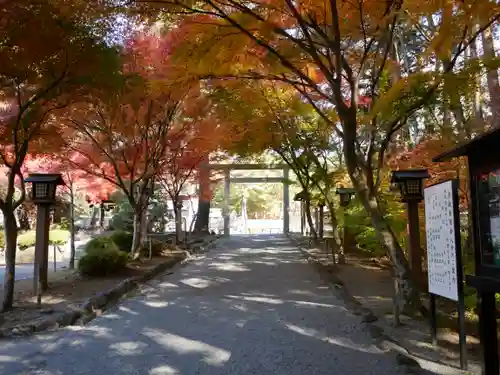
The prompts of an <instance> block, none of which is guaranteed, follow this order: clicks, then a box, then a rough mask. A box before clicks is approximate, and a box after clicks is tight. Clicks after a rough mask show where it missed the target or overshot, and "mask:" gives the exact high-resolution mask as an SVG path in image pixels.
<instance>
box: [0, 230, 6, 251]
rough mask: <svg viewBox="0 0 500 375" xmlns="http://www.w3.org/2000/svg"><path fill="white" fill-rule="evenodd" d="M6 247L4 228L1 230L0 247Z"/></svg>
mask: <svg viewBox="0 0 500 375" xmlns="http://www.w3.org/2000/svg"><path fill="white" fill-rule="evenodd" d="M4 248H5V232H4V230H3V229H1V230H0V249H4Z"/></svg>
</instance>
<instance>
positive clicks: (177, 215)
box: [173, 199, 182, 244]
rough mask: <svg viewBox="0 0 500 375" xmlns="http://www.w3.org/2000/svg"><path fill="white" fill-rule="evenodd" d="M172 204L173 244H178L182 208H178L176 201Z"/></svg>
mask: <svg viewBox="0 0 500 375" xmlns="http://www.w3.org/2000/svg"><path fill="white" fill-rule="evenodd" d="M173 203H174V216H175V243H177V244H178V243H179V242H180V240H181V233H182V208H181V207H179V202H178V199H175V201H174V202H173Z"/></svg>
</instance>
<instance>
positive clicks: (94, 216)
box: [90, 205, 97, 229]
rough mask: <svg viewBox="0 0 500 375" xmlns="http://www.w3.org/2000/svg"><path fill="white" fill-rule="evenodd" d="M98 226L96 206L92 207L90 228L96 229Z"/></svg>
mask: <svg viewBox="0 0 500 375" xmlns="http://www.w3.org/2000/svg"><path fill="white" fill-rule="evenodd" d="M96 224H97V210H96V206H95V205H94V206H92V212H91V214H90V228H92V229H95V226H96Z"/></svg>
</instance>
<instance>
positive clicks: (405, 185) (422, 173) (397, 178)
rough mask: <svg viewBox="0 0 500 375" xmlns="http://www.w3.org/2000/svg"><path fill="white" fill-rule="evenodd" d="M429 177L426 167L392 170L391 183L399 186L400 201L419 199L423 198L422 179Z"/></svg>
mask: <svg viewBox="0 0 500 375" xmlns="http://www.w3.org/2000/svg"><path fill="white" fill-rule="evenodd" d="M425 178H429V172H428V171H427V169H407V170H399V171H393V172H392V178H391V183H392V184H393V185H394V186H397V187H398V188H399V191H400V193H401V201H403V202H408V201H410V200H416V201H421V200H422V199H423V196H424V194H423V192H424V184H423V180H424V179H425Z"/></svg>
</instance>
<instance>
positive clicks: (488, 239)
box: [476, 169, 500, 267]
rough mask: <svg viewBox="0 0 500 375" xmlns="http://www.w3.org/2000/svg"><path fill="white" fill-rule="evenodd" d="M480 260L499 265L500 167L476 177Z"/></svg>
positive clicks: (484, 262)
mask: <svg viewBox="0 0 500 375" xmlns="http://www.w3.org/2000/svg"><path fill="white" fill-rule="evenodd" d="M476 186H477V196H478V198H479V202H478V203H479V204H478V206H479V207H478V208H479V215H478V218H479V227H480V233H481V237H482V238H481V252H482V254H481V255H482V256H481V258H482V259H481V260H482V263H483V264H484V265H494V266H497V267H498V266H500V169H499V170H496V171H493V172H490V173H485V174H483V175H481V176H480V177H479V178H478V181H477V185H476Z"/></svg>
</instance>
